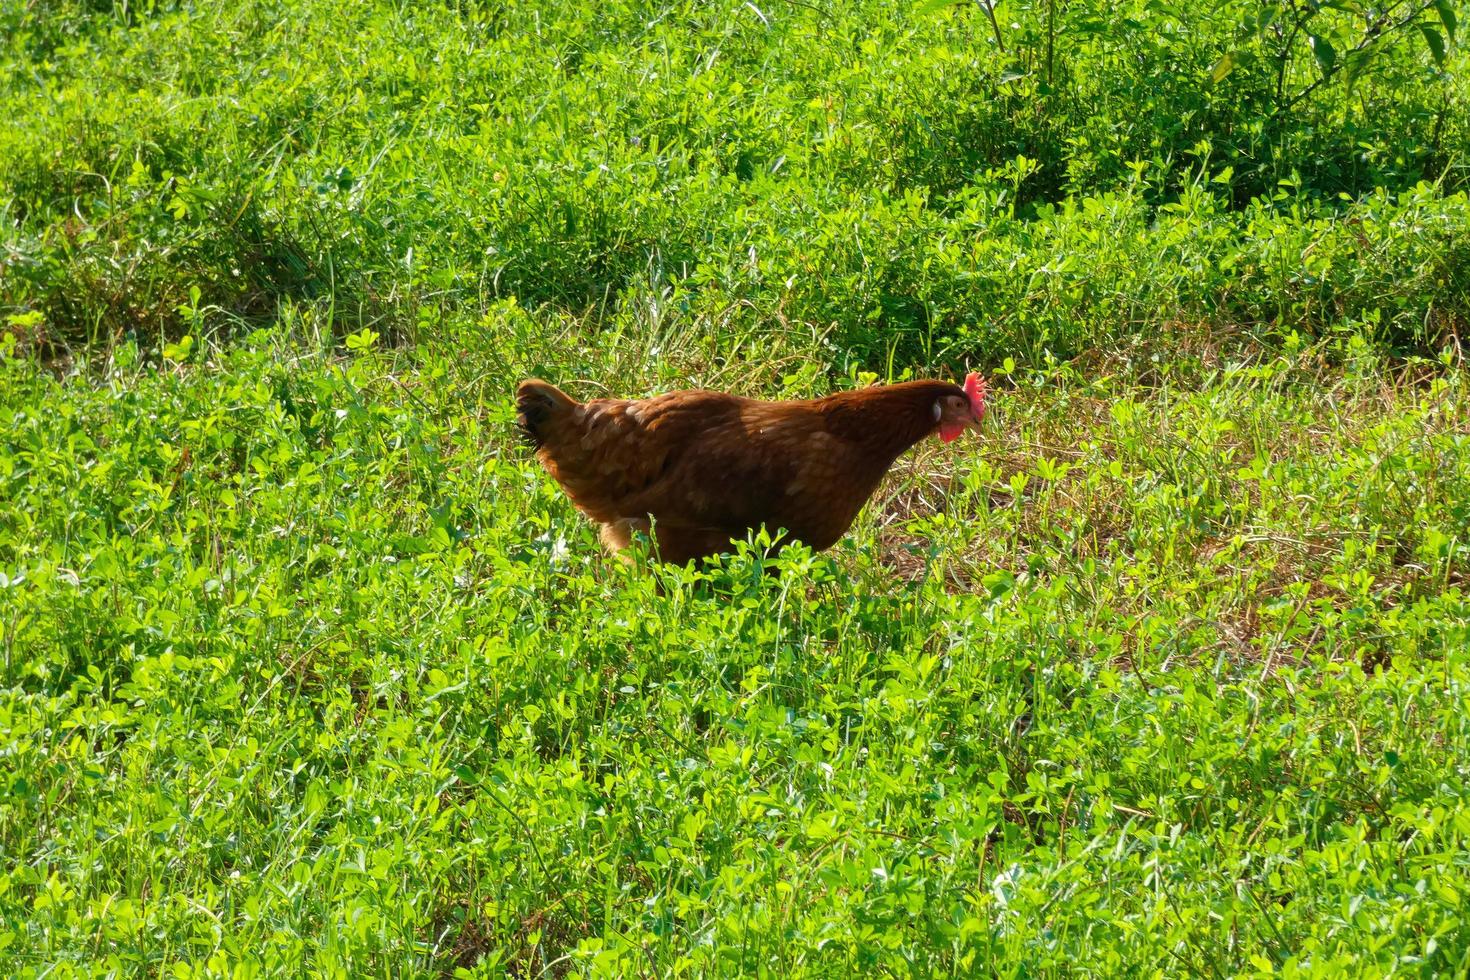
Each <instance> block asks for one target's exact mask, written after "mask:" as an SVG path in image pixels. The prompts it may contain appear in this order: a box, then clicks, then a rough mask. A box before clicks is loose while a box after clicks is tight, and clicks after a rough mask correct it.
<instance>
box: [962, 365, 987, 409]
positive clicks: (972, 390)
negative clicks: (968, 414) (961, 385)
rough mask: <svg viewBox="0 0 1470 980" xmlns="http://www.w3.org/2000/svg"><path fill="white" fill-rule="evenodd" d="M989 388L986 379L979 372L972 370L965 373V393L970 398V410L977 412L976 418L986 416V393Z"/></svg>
mask: <svg viewBox="0 0 1470 980" xmlns="http://www.w3.org/2000/svg"><path fill="white" fill-rule="evenodd" d="M987 390H989V389H988V386H987V385H986V384H985V379H983V378H981V377H980V375H979V374H977V373H976V372H974V371H971V372H970V373H969V374H967V375H965V394H966V395H967V396H968V397H969V399H970V411H972V412H974V413H975V418H976V419H980V418H983V417H984V416H985V393H986V391H987Z"/></svg>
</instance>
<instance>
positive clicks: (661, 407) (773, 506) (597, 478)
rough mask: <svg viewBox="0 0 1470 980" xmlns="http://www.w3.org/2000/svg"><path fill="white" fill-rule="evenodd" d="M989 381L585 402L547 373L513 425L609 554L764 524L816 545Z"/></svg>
mask: <svg viewBox="0 0 1470 980" xmlns="http://www.w3.org/2000/svg"><path fill="white" fill-rule="evenodd" d="M985 392H986V389H985V383H984V382H983V381H982V380H980V377H979V376H978V375H976V374H971V375H970V376H969V377H967V378H966V379H965V386H964V387H963V388H961V387H960V386H958V385H954V384H950V383H948V382H944V381H910V382H906V383H904V384H895V385H886V386H877V387H871V388H864V389H861V390H858V391H847V392H841V393H839V394H835V395H828V396H827V397H825V398H817V399H813V400H810V401H781V402H768V401H757V400H754V399H750V398H741V397H738V396H736V395H729V394H724V393H722V392H717V391H675V392H670V393H669V394H666V395H659V396H657V397H654V398H646V399H642V400H639V401H625V400H622V399H614V398H598V399H595V400H593V401H589V402H586V403H585V404H584V403H580V402H577V401H575V400H573V399H572V398H570V397H568V396H567V395H566V394H564V393H563V392H562V391H561V390H560V389H559V388H557V387H556V386H555V385H552V384H548V383H547V382H545V381H539V380H535V379H533V380H529V381H523V382H521V383H520V385H519V386H518V387H517V389H516V408H517V410H518V415H517V422H518V423H519V425H520V427H521V429H522V431H523V432H524V433H525V435H526V436H527V438H529V439H530V441H531V442H532V443H533V444H534V445H535V446H536V455H537V458H539V459H540V460H541V464H542V465H543V466H544V467H546V471H547V472H548V473H550V474H551V476H552V477H553V478H554V479H555V480H556V482H557V483H559V484H561V487H562V489H563V490H565V491H566V492H567V496H569V497H571V499H572V503H574V504H576V505H577V507H578V509H580V510H581V511H582V512H583V513H584V514H586V515H587V516H588V517H589V518H591V519H592V520H593V521H595V522H597V523H598V524H599V525H600V526H601V528H602V540H603V543H604V544H606V545H607V547H608V548H610V549H611V550H613V551H622V550H624V549H626V548H628V546H629V545H630V544H631V542H632V538H633V534H634V533H635V532H643V533H645V534H648V535H649V536H650V537H651V538H652V540H653V542H654V545H655V555H656V557H658V558H659V559H661V560H663V561H666V562H675V563H678V564H683V563H684V562H687V561H689V560H691V559H696V558H705V557H708V556H710V555H714V554H717V553H719V552H722V551H728V550H730V548H731V540H732V539H735V538H742V539H743V538H744V537H745V536H746V534H747V533H748V532H749V531H751V530H752V529H755V528H759V527H761V526H762V525H764V526H765V527H766V528H767V529H768V530H769V531H770V533H771V534H772V536H773V537H774V536H777V535H778V534H779V533H780V532H783V531H784V532H785V536H783V537H782V538H781V540H786V539H787V538H788V537H789V538H794V539H796V540H799V541H801V542H803V543H805V544H807V545H809V546H810V547H811V548H813V549H815V550H818V551H820V550H822V549H824V548H828V547H830V546H831V545H832V544H834V543H835V542H836V541H837V539H838V538H840V537H842V535H843V533H844V532H845V531H846V530H847V529H848V528H849V527H850V526H851V525H852V522H853V519H854V518H856V517H857V514H858V512H859V511H860V510H862V507H863V504H864V503H866V502H867V500H868V497H870V496H871V495H872V493H873V491H874V490H875V489H876V488H877V486H878V483H879V481H880V480H882V479H883V475H884V474H885V473H887V472H888V468H889V467H890V466H892V465H893V461H894V460H895V459H897V458H898V456H899V455H900V454H901V453H903V452H904V451H905V450H906V449H908V448H909V447H910V446H912V445H914V443H916V442H918V441H919V440H920V439H923V438H925V437H926V436H929V435H936V434H937V435H939V437H940V438H941V439H943V440H944V441H945V442H949V441H951V440H953V439H955V438H957V437H958V436H959V434H960V433H961V432H963V431H964V430H965V429H967V428H970V427H973V426H977V425H979V423H980V420H981V418H982V417H983V416H984V414H985Z"/></svg>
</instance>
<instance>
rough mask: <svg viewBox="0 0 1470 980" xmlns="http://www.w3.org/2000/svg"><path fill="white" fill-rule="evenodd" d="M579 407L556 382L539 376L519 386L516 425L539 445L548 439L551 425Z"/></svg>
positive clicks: (527, 438) (527, 437)
mask: <svg viewBox="0 0 1470 980" xmlns="http://www.w3.org/2000/svg"><path fill="white" fill-rule="evenodd" d="M576 407H577V403H576V402H575V401H574V400H572V398H571V397H569V396H568V395H567V394H566V393H565V392H563V391H562V390H561V389H560V388H558V387H557V386H556V385H554V384H549V383H547V382H545V381H541V380H539V379H537V378H531V379H530V380H528V381H522V382H521V383H520V384H519V385H517V386H516V425H517V426H518V427H519V428H520V430H521V435H522V436H524V437H525V438H526V440H527V441H528V442H530V443H531V444H532V445H534V446H536V447H537V448H540V447H541V445H542V444H543V443H545V442H546V438H547V435H548V427H549V426H551V425H554V424H555V422H556V420H557V418H558V417H560V416H562V415H564V414H565V413H567V412H570V411H572V410H573V409H575V408H576Z"/></svg>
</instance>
